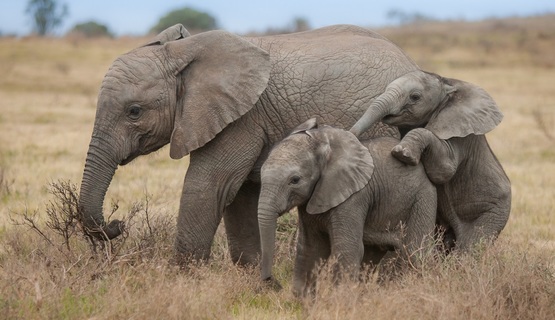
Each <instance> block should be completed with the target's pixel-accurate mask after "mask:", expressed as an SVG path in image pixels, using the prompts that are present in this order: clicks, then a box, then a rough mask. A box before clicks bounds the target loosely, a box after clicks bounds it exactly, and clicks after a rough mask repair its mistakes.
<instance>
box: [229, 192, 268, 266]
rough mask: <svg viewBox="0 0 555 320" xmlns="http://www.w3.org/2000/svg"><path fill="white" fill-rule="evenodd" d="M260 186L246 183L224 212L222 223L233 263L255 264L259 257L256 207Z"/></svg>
mask: <svg viewBox="0 0 555 320" xmlns="http://www.w3.org/2000/svg"><path fill="white" fill-rule="evenodd" d="M259 195H260V185H259V184H257V183H254V182H250V181H246V182H245V183H244V184H243V186H242V187H241V189H239V192H238V193H237V195H236V196H235V199H234V200H233V202H232V203H231V204H230V205H229V206H227V208H226V209H225V211H224V223H225V230H226V234H227V241H228V245H229V251H230V254H231V259H232V261H233V263H237V264H239V265H248V264H255V263H256V262H257V260H258V258H259V255H260V234H259V231H258V219H257V205H258V196H259Z"/></svg>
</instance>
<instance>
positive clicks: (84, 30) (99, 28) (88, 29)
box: [70, 21, 113, 38]
mask: <svg viewBox="0 0 555 320" xmlns="http://www.w3.org/2000/svg"><path fill="white" fill-rule="evenodd" d="M70 33H74V34H75V33H76V34H82V35H83V36H85V37H87V38H95V37H110V38H111V37H113V34H112V32H110V30H109V29H108V27H107V26H105V25H103V24H100V23H98V22H96V21H89V22H84V23H79V24H76V25H75V26H74V27H73V28H71V31H70Z"/></svg>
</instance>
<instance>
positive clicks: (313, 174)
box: [258, 119, 437, 295]
mask: <svg viewBox="0 0 555 320" xmlns="http://www.w3.org/2000/svg"><path fill="white" fill-rule="evenodd" d="M398 142H399V140H398V139H396V138H392V137H382V138H376V139H371V140H367V141H363V142H362V143H361V142H359V141H358V140H357V139H356V137H355V136H354V135H353V134H351V133H350V132H348V131H345V130H342V129H337V128H333V127H329V126H323V127H320V128H317V123H316V120H315V119H311V120H308V121H307V122H305V123H303V124H301V125H300V126H299V127H297V128H296V129H295V130H294V131H293V133H292V134H291V135H289V136H288V137H286V138H285V139H284V140H283V141H282V142H280V143H279V144H278V145H276V146H275V148H274V149H272V151H271V152H270V154H269V156H268V159H267V160H266V162H265V163H264V165H263V166H262V171H261V181H262V190H261V192H260V199H259V202H258V223H259V227H260V240H261V245H262V260H261V277H262V280H266V281H268V280H270V281H273V280H272V278H271V269H272V264H273V262H272V261H273V255H274V247H275V232H276V221H277V218H278V216H279V215H281V214H282V213H284V212H286V211H288V210H290V209H291V208H293V207H298V211H299V233H298V243H297V256H296V258H295V270H294V281H293V292H294V293H295V294H297V295H304V294H306V290H307V289H308V288H310V287H311V285H312V284H313V283H314V279H313V278H312V271H313V269H314V267H315V266H316V264H317V263H318V262H319V261H320V260H326V259H327V258H328V257H330V256H331V257H334V258H336V259H337V262H338V266H339V268H340V270H342V271H346V272H348V273H350V274H351V275H352V276H356V274H357V272H358V271H359V269H360V266H361V263H362V262H366V263H374V264H375V263H377V262H379V261H380V259H381V258H382V257H383V255H384V254H385V253H386V251H387V250H395V251H396V252H397V253H398V254H399V255H397V259H400V260H398V261H405V262H406V261H407V259H411V261H412V263H414V264H416V263H417V259H416V255H415V253H417V251H418V249H419V248H422V245H423V244H424V243H423V241H424V240H425V237H426V236H430V237H431V236H432V233H433V230H434V227H435V222H436V208H437V194H436V189H435V187H434V185H433V184H432V183H431V182H430V181H429V180H428V178H427V176H426V173H425V171H424V168H423V167H422V165H419V166H407V165H404V164H403V163H401V162H399V161H397V160H395V159H394V158H393V157H392V156H391V154H390V150H391V148H392V147H393V146H395V145H396V144H397V143H398ZM394 256H395V254H394Z"/></svg>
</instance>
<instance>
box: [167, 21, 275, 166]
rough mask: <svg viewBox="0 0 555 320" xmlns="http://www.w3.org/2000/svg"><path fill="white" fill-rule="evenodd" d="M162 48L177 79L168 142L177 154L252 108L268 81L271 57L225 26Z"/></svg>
mask: <svg viewBox="0 0 555 320" xmlns="http://www.w3.org/2000/svg"><path fill="white" fill-rule="evenodd" d="M165 49H166V50H167V53H168V57H169V61H168V64H170V65H174V74H175V75H176V77H178V78H179V79H181V80H178V81H177V85H178V88H177V92H178V97H177V105H176V110H175V120H174V128H173V132H172V136H171V143H170V156H171V157H172V158H173V159H179V158H181V157H183V156H185V155H187V154H189V153H190V152H191V151H193V150H195V149H197V148H199V147H201V146H203V145H204V144H206V143H207V142H208V141H210V140H212V139H213V138H214V137H215V136H216V134H218V133H219V132H220V131H222V130H223V129H224V128H225V127H226V126H227V125H228V124H230V123H231V122H233V121H235V120H237V119H238V118H239V117H241V116H242V115H244V114H245V113H247V112H248V111H249V110H251V109H252V108H253V106H254V104H255V103H256V102H257V101H258V99H259V97H260V94H262V92H263V91H264V90H265V89H266V86H267V84H268V79H269V78H270V67H271V66H270V58H269V54H268V53H267V52H266V51H264V50H262V49H260V48H258V47H256V46H255V45H253V44H252V43H250V42H248V41H246V40H244V39H242V38H240V37H238V36H236V35H233V34H231V33H228V32H225V31H209V32H204V33H199V34H197V35H194V36H191V37H187V38H184V39H181V40H178V41H172V42H168V43H166V45H165ZM181 92H182V93H181Z"/></svg>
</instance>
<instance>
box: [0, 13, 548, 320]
mask: <svg viewBox="0 0 555 320" xmlns="http://www.w3.org/2000/svg"><path fill="white" fill-rule="evenodd" d="M553 21H555V19H553V16H548V17H539V18H535V19H516V20H505V21H493V22H484V23H478V24H472V25H467V24H462V23H453V24H447V25H446V24H434V25H425V26H420V27H418V28H416V27H411V28H410V29H395V30H382V33H383V34H384V35H386V36H388V37H390V38H391V39H393V40H394V41H396V42H397V43H398V44H399V45H400V46H402V47H403V48H404V49H405V50H406V51H407V52H408V53H409V55H411V56H412V57H414V58H415V60H416V61H417V62H418V63H419V64H420V65H421V66H422V67H423V68H424V69H426V70H428V71H433V72H437V73H439V74H441V75H443V76H447V77H453V78H459V79H463V80H466V81H470V82H473V83H476V84H479V85H480V86H482V87H484V88H485V89H486V90H487V91H488V92H489V93H490V94H491V95H492V96H493V97H494V98H495V100H496V101H497V102H498V104H499V105H500V107H501V109H502V111H503V112H504V114H505V119H504V120H503V122H502V124H501V125H500V126H499V127H498V128H497V129H495V130H494V131H493V132H491V133H490V134H488V140H489V141H490V144H491V146H492V149H493V150H494V151H495V153H496V154H497V155H498V157H499V159H500V161H501V163H502V164H503V166H504V168H505V169H506V171H507V174H508V175H509V177H510V179H511V181H512V186H513V204H512V213H511V217H510V219H509V223H508V225H507V227H506V228H505V230H504V231H503V233H502V234H501V236H500V238H499V240H498V241H497V243H496V244H495V245H494V246H492V247H488V248H481V249H480V250H478V251H476V252H475V253H473V254H471V255H461V256H449V257H448V258H447V259H438V258H437V257H435V256H434V255H430V256H427V257H426V259H425V262H424V264H423V266H422V267H421V268H419V269H418V270H413V271H412V272H409V273H407V274H405V275H403V276H401V277H398V278H396V279H393V280H390V281H386V282H384V283H378V282H377V281H376V280H375V279H374V278H375V277H372V276H370V277H369V279H368V280H367V281H365V282H362V283H345V284H342V285H340V286H333V285H332V284H331V282H330V281H329V279H328V277H327V276H326V273H325V272H324V273H323V275H322V277H321V279H320V280H321V281H319V283H318V288H317V292H316V295H315V297H314V298H313V299H310V300H306V301H299V300H297V299H295V298H294V297H293V296H292V294H291V293H290V291H289V288H290V279H291V270H292V254H291V249H292V248H291V243H292V237H293V232H294V231H293V230H294V222H295V215H290V216H289V219H288V220H287V222H283V221H284V220H285V219H282V225H281V229H280V230H281V233H280V240H279V249H278V256H277V259H278V261H277V278H278V280H280V281H281V282H282V284H284V286H285V290H283V291H280V292H274V291H272V290H269V289H267V288H264V287H262V286H261V285H260V283H259V282H258V273H257V270H256V269H248V268H247V269H241V268H237V267H235V266H233V265H232V264H231V262H230V259H229V255H228V252H227V246H226V243H225V234H224V232H223V230H222V229H219V230H218V232H217V234H216V239H215V242H214V248H213V253H214V254H213V259H211V261H210V262H209V263H207V264H203V265H198V266H191V267H190V269H189V270H177V269H176V268H175V267H173V266H172V265H171V264H170V263H169V262H168V261H169V260H170V259H171V256H172V245H173V244H172V241H173V234H174V227H175V223H174V221H175V216H176V212H177V207H178V201H179V200H178V199H179V194H180V191H181V185H182V181H183V176H184V174H185V168H186V166H187V163H188V160H187V159H184V160H181V161H173V160H170V159H169V157H168V156H167V152H168V151H167V149H163V150H162V151H160V152H158V153H156V154H155V155H152V156H148V157H142V158H140V159H138V160H137V161H135V162H134V163H132V164H131V165H129V166H126V167H123V168H120V169H119V170H118V172H117V173H116V176H115V178H114V180H113V182H112V185H111V187H110V189H109V191H108V195H107V199H108V202H107V206H109V205H110V201H111V202H114V203H117V204H118V206H119V210H117V211H116V213H115V216H117V217H118V218H120V219H126V220H127V222H128V225H129V227H130V228H129V232H128V234H127V236H126V237H124V238H122V239H120V240H118V241H117V242H114V243H112V245H111V246H102V245H100V244H98V243H94V242H91V240H90V239H89V238H87V237H86V236H84V235H83V233H82V231H81V230H80V228H79V225H78V224H76V223H75V221H73V220H71V219H65V220H64V217H67V213H68V212H69V213H71V212H73V211H72V209H71V208H72V207H71V203H72V201H73V200H71V199H72V197H71V196H69V197H67V193H63V192H59V191H60V189H59V188H58V189H56V186H61V190H66V191H68V190H69V192H70V193H69V194H71V192H75V190H74V189H72V188H75V187H71V184H62V183H61V182H59V181H73V182H78V181H80V178H81V174H82V169H83V165H84V158H85V155H86V150H87V147H88V141H89V138H90V133H91V131H92V124H93V119H94V113H95V104H96V94H97V90H98V87H99V84H100V81H101V79H102V76H103V75H104V73H105V71H106V70H107V68H108V66H109V65H110V63H111V61H112V60H113V59H114V58H115V57H116V56H117V55H118V54H121V53H123V52H125V51H127V50H129V49H131V48H133V47H134V46H136V45H138V44H140V43H142V42H143V39H118V40H109V39H103V40H79V39H36V38H32V39H31V38H29V39H0V72H1V73H2V77H1V78H0V128H1V130H0V132H1V134H0V318H5V319H13V318H18V319H44V318H55V319H57V318H71V319H83V318H94V319H115V318H117V319H120V318H139V319H146V318H155V317H156V318H170V319H172V318H175V319H180V318H185V319H190V318H193V319H196V318H209V319H214V318H216V319H219V318H225V319H229V318H233V319H253V318H256V319H265V318H268V319H270V318H271V319H275V318H282V319H290V318H303V319H332V318H333V319H337V318H342V319H343V318H346V319H358V318H372V319H397V318H407V319H437V318H447V319H468V318H471V319H509V318H510V319H513V318H514V319H549V318H551V317H552V315H553V314H554V313H555V233H554V232H553V227H555V216H554V215H553V211H554V209H555V151H554V150H555V141H554V139H553V137H554V136H555V127H554V124H555V91H553V83H554V82H555V73H554V69H553V68H554V67H555V63H554V59H555V58H554V57H555V26H554V23H553ZM176 173H177V174H176ZM52 181H55V182H54V183H52ZM56 190H58V192H57V191H56ZM72 190H73V191H72ZM64 194H66V196H65V197H64V196H63V195H64ZM145 195H148V196H145ZM64 204H65V205H64ZM64 212H65V213H64ZM52 216H55V217H57V218H58V221H59V222H62V223H58V224H55V223H52ZM147 218H148V219H147ZM11 219H13V220H15V221H17V223H16V224H14V223H13V222H12V221H11ZM30 221H32V222H34V227H33V224H32V223H31V222H30ZM66 222H67V223H66ZM49 226H50V227H49ZM56 226H57V227H56ZM64 230H65V232H64ZM39 231H40V233H39Z"/></svg>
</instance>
